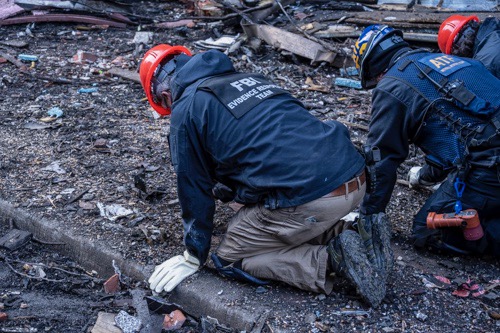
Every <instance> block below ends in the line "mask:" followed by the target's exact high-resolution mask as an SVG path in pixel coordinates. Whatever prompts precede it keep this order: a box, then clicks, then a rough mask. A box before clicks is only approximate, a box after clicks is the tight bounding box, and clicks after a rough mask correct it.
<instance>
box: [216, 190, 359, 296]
mask: <svg viewBox="0 0 500 333" xmlns="http://www.w3.org/2000/svg"><path fill="white" fill-rule="evenodd" d="M365 191H366V183H365V184H363V185H362V186H361V187H360V188H359V189H356V190H354V191H353V192H351V193H349V194H347V195H341V196H337V197H327V196H325V197H322V198H319V199H316V200H314V201H311V202H309V203H306V204H303V205H300V206H296V207H290V208H281V209H276V210H268V209H266V208H264V206H263V205H262V204H258V205H252V206H243V207H242V208H241V209H240V210H239V211H238V212H237V213H236V215H235V216H234V217H233V218H232V219H231V221H230V222H229V225H228V229H227V232H226V234H225V236H224V238H223V239H222V242H221V243H220V245H219V248H218V249H217V255H218V256H219V257H221V258H222V259H224V260H227V261H230V262H234V261H237V260H240V259H242V268H243V270H244V271H245V272H248V273H250V274H252V275H253V276H255V277H258V278H261V279H269V280H278V281H282V282H285V283H287V284H289V285H292V286H294V287H298V288H300V289H303V290H308V291H314V292H318V293H325V294H329V293H331V291H332V288H333V278H332V277H330V276H329V274H328V272H327V267H328V253H327V252H326V247H327V244H328V241H329V240H330V239H331V238H333V237H334V236H336V235H338V234H339V233H341V232H342V231H343V230H345V229H346V228H348V227H349V226H350V224H348V225H347V224H346V223H344V221H342V220H340V219H341V218H342V217H343V216H345V215H347V214H348V213H350V212H351V211H352V210H354V209H355V208H356V207H357V206H358V205H359V203H360V202H361V200H362V198H363V196H364V194H365ZM339 220H340V221H339Z"/></svg>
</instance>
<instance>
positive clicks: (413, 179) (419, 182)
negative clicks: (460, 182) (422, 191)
mask: <svg viewBox="0 0 500 333" xmlns="http://www.w3.org/2000/svg"><path fill="white" fill-rule="evenodd" d="M421 170H422V167H421V166H418V167H413V168H411V169H410V171H409V172H408V181H409V183H410V188H419V187H420V188H427V189H429V190H432V191H435V190H437V189H438V188H439V185H440V184H439V183H435V182H429V181H426V180H423V179H422V178H421V177H420V172H421Z"/></svg>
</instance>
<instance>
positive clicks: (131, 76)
mask: <svg viewBox="0 0 500 333" xmlns="http://www.w3.org/2000/svg"><path fill="white" fill-rule="evenodd" d="M108 73H109V74H111V75H116V76H119V77H123V78H125V79H128V80H131V81H134V82H138V83H141V78H140V77H139V73H137V72H134V71H130V70H128V69H123V68H117V67H113V68H111V69H110V70H108Z"/></svg>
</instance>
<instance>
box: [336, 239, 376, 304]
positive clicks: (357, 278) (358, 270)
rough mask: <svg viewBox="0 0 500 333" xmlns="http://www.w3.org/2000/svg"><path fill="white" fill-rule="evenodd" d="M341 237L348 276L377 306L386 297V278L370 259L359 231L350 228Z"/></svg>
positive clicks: (361, 292) (367, 298) (364, 297)
mask: <svg viewBox="0 0 500 333" xmlns="http://www.w3.org/2000/svg"><path fill="white" fill-rule="evenodd" d="M339 237H340V244H341V247H342V255H343V259H344V262H345V264H346V273H347V275H348V278H350V280H351V281H352V282H353V283H354V285H355V286H356V287H357V288H358V293H359V294H360V295H361V296H362V297H363V299H364V300H365V301H366V302H367V303H368V304H370V305H371V306H372V307H377V306H378V305H379V304H380V303H381V302H382V300H383V299H384V297H385V292H386V285H385V279H384V278H383V277H382V276H381V275H380V274H379V272H378V270H377V269H376V268H375V267H373V266H372V264H371V263H370V261H369V260H368V257H367V256H366V250H365V248H364V245H363V240H362V239H361V236H360V235H359V234H358V233H356V232H354V231H350V230H348V231H344V232H342V233H341V234H340V235H339Z"/></svg>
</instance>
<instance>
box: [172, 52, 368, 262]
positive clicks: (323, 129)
mask: <svg viewBox="0 0 500 333" xmlns="http://www.w3.org/2000/svg"><path fill="white" fill-rule="evenodd" d="M171 87H172V88H171V89H172V97H173V100H174V103H173V105H172V114H171V128H170V152H171V158H172V163H173V165H174V168H175V171H176V173H177V186H178V195H179V202H180V205H181V209H182V218H183V223H184V241H185V245H186V248H187V250H188V251H189V252H190V253H191V254H193V255H195V256H196V257H197V258H198V259H199V260H200V262H201V263H204V262H205V260H206V258H207V256H208V252H209V249H210V241H211V234H212V230H213V215H214V212H215V200H214V198H213V196H212V188H213V186H214V185H215V183H216V182H221V183H223V184H225V185H226V186H228V187H230V188H231V189H232V190H233V191H234V192H235V198H234V200H235V201H236V202H239V203H242V204H245V205H252V204H256V203H263V204H265V205H267V207H268V208H269V209H276V208H283V207H292V206H297V205H301V204H304V203H307V202H310V201H312V200H315V199H317V198H320V197H322V196H323V195H325V194H328V193H329V192H331V191H332V190H334V189H335V188H337V187H338V186H340V185H341V184H343V183H344V182H346V181H348V180H350V179H351V178H353V177H354V176H356V175H357V174H358V173H360V172H361V171H362V170H363V168H364V160H363V158H362V157H361V155H360V154H359V153H358V152H357V150H356V148H355V147H354V145H353V144H352V143H351V141H350V138H349V132H348V130H347V128H346V127H345V126H344V125H343V124H341V123H337V122H332V123H329V124H326V123H323V122H321V121H320V120H318V119H317V118H315V117H314V116H312V115H311V114H310V113H309V112H308V111H307V110H306V109H305V108H304V106H303V105H302V104H301V103H300V102H299V101H298V100H297V99H295V98H294V97H292V96H291V95H290V94H289V93H288V92H286V91H284V90H282V89H281V88H279V87H278V86H276V85H274V84H273V83H272V82H269V81H268V80H266V79H265V78H264V77H262V76H261V75H258V74H242V73H237V72H236V71H235V69H234V67H233V65H232V63H231V61H230V59H229V58H228V57H227V56H226V55H224V54H223V53H221V52H219V51H215V50H211V51H208V52H204V53H200V54H197V55H195V56H193V57H191V58H190V57H188V56H184V55H181V56H179V57H177V68H176V72H175V74H174V76H173V78H172V84H171Z"/></svg>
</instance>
